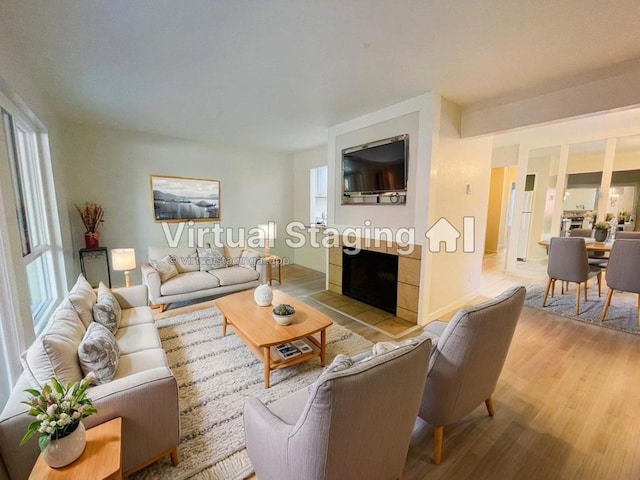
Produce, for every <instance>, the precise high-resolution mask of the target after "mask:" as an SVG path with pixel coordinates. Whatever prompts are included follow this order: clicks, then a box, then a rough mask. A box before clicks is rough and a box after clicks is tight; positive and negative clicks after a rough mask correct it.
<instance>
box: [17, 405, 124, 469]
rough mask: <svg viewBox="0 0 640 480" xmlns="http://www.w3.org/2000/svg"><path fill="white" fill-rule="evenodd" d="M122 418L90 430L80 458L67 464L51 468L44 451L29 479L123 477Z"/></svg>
mask: <svg viewBox="0 0 640 480" xmlns="http://www.w3.org/2000/svg"><path fill="white" fill-rule="evenodd" d="M121 449H122V418H120V417H118V418H114V419H113V420H109V421H108V422H105V423H103V424H101V425H97V426H95V427H93V428H90V429H89V430H87V446H86V447H85V449H84V452H83V453H82V455H80V458H78V459H77V460H76V461H75V462H73V463H72V464H70V465H67V466H66V467H62V468H51V467H50V466H49V465H47V464H46V463H45V462H44V459H43V458H42V454H40V455H39V456H38V460H37V461H36V464H35V465H34V466H33V470H31V475H29V480H40V479H47V480H53V479H55V480H58V479H60V480H75V479H80V478H82V479H87V480H88V479H91V480H121V479H122V451H121Z"/></svg>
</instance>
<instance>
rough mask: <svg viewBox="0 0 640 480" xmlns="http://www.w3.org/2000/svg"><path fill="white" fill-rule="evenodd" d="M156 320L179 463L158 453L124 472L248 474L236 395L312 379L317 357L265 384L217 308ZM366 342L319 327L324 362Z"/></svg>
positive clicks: (274, 394)
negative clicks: (171, 384)
mask: <svg viewBox="0 0 640 480" xmlns="http://www.w3.org/2000/svg"><path fill="white" fill-rule="evenodd" d="M157 326H158V331H159V333H160V338H161V339H162V346H163V347H164V349H165V351H166V352H167V358H168V360H169V366H170V367H171V370H172V371H173V374H174V375H175V377H176V379H177V380H178V388H179V395H180V434H181V439H180V446H179V447H178V450H179V454H180V463H179V464H178V466H177V467H172V466H171V463H170V462H169V461H168V458H165V459H163V460H161V461H159V462H156V463H155V464H153V465H150V466H149V467H147V468H145V469H144V470H141V471H140V472H138V473H136V474H134V475H132V476H131V477H130V478H132V479H135V480H142V479H154V480H155V479H171V480H182V479H187V478H192V479H197V480H204V479H207V480H231V479H243V478H246V477H248V476H249V475H250V474H251V473H253V469H252V467H251V463H250V461H249V457H248V455H247V453H246V450H245V445H244V428H243V424H242V410H243V407H244V400H245V399H246V398H248V397H258V398H260V400H262V401H263V402H264V403H266V404H269V403H271V402H273V401H274V400H277V399H279V398H281V397H283V396H285V395H287V394H289V393H291V392H294V391H296V390H298V389H300V388H302V387H305V386H307V385H309V384H311V383H313V381H314V380H315V379H316V378H317V377H318V376H319V375H320V373H321V372H322V367H320V361H319V359H313V360H309V361H307V362H303V363H301V364H298V365H295V366H292V367H290V368H285V369H282V370H276V371H274V372H272V373H271V388H269V389H268V390H265V388H264V383H263V379H264V376H263V372H264V370H263V366H262V363H261V362H260V361H258V359H256V357H255V356H254V355H253V354H252V353H251V352H250V351H249V349H248V348H247V347H246V346H245V345H244V344H243V343H242V341H241V340H240V339H238V337H237V336H236V335H235V334H234V333H233V330H232V329H229V330H227V335H226V337H223V336H222V316H221V314H220V311H219V310H218V309H217V308H207V309H205V310H200V311H196V312H192V313H188V314H184V315H177V316H174V317H169V318H166V319H162V320H158V321H157ZM371 346H372V344H371V342H369V341H368V340H366V339H364V338H363V337H361V336H359V335H357V334H355V333H353V332H351V331H349V330H347V329H345V328H344V327H341V326H340V325H336V324H333V325H332V326H330V327H329V328H328V329H327V364H329V362H331V361H332V360H333V358H334V357H335V356H336V355H338V354H339V353H344V354H355V353H359V352H363V351H365V350H367V349H370V348H371ZM158 421H162V419H161V418H159V419H158Z"/></svg>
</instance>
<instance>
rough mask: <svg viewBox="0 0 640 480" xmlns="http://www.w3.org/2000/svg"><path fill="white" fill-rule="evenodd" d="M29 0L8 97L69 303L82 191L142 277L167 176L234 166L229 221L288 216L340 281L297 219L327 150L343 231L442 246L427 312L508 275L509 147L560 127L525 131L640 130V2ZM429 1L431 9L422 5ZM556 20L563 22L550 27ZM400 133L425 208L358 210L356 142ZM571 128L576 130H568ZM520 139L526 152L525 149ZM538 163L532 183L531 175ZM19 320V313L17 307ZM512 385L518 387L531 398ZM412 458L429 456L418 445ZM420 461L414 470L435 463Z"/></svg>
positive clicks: (7, 63) (27, 313) (22, 297)
mask: <svg viewBox="0 0 640 480" xmlns="http://www.w3.org/2000/svg"><path fill="white" fill-rule="evenodd" d="M21 3H22V5H18V4H15V5H3V6H2V7H1V9H2V11H3V15H1V16H2V20H0V25H1V26H2V29H1V30H2V31H3V32H4V33H2V41H1V42H0V100H1V101H2V107H3V108H4V109H5V110H7V111H9V112H10V113H12V114H13V112H16V113H17V114H18V115H22V116H24V117H25V120H26V121H28V122H29V123H30V124H31V126H32V127H33V128H34V129H35V130H36V131H37V132H38V133H39V134H40V135H41V138H42V139H43V140H44V142H43V145H44V147H43V148H45V149H48V150H49V151H48V152H43V153H42V158H43V161H44V162H46V161H47V160H49V161H50V164H49V165H48V166H46V167H45V170H46V171H45V172H44V173H45V176H47V180H46V181H47V182H49V183H47V184H46V185H45V198H46V199H47V208H50V209H51V210H50V211H48V212H47V213H46V216H47V217H48V218H49V220H50V221H51V223H52V227H51V232H52V235H51V239H52V247H51V251H52V258H53V259H54V260H53V261H54V263H55V267H56V268H55V272H54V274H53V277H54V278H56V280H55V281H53V282H52V284H54V285H55V286H54V287H53V288H54V291H53V292H51V293H52V296H53V298H55V299H56V301H55V302H54V303H55V305H52V307H53V306H57V305H58V304H59V303H60V300H61V299H62V298H63V297H64V295H65V294H66V293H67V292H68V291H69V289H70V288H71V287H72V286H73V285H74V284H75V282H76V278H77V276H78V274H79V273H80V261H79V257H78V250H79V249H80V248H82V247H84V246H85V245H84V233H85V231H84V227H83V225H82V222H81V221H80V218H79V216H78V214H77V211H76V210H75V205H83V204H84V203H85V202H87V201H95V202H97V203H99V204H100V205H102V206H103V207H104V210H105V216H104V223H103V224H102V225H101V226H100V244H101V245H103V246H107V247H108V248H109V249H114V248H122V247H126V248H134V249H135V252H136V258H137V265H136V268H135V269H133V270H131V283H132V284H134V285H141V284H142V283H143V279H142V270H141V268H140V265H141V264H142V263H143V262H146V260H147V258H146V257H147V248H148V247H149V246H151V245H164V244H166V242H167V240H166V234H165V231H164V230H163V228H162V226H161V224H160V223H157V222H155V221H154V217H153V200H152V199H153V194H152V192H151V189H150V176H151V175H163V176H176V177H189V178H198V179H215V180H218V181H219V182H220V192H221V205H220V208H221V220H220V222H219V224H220V225H221V226H223V227H224V228H225V229H229V230H230V231H233V232H236V231H237V230H238V229H240V228H247V229H248V228H251V227H255V226H258V225H261V224H265V223H267V222H269V221H272V222H275V224H276V225H277V236H276V238H275V239H274V244H273V247H272V249H271V250H272V253H273V254H275V255H277V256H279V257H280V258H282V259H286V262H287V263H289V264H291V265H293V266H296V267H300V268H307V269H310V270H311V271H312V273H310V275H312V276H313V275H315V274H316V273H313V272H319V273H320V274H321V277H322V278H323V279H326V287H327V288H328V287H329V283H331V282H330V279H329V275H330V271H329V270H330V262H329V258H328V256H329V254H328V252H327V251H326V249H315V248H312V247H308V246H305V247H303V248H292V247H290V246H289V245H288V244H287V243H286V242H285V240H286V238H287V237H286V233H285V231H286V225H287V224H289V223H290V222H293V221H300V222H303V223H305V224H307V223H309V222H311V221H312V219H311V218H310V217H311V216H310V213H309V211H310V201H311V200H310V185H309V184H310V182H309V172H310V170H311V169H312V168H314V167H318V166H327V167H328V185H327V186H328V189H327V227H333V228H336V229H337V230H339V231H344V230H345V229H348V228H353V227H358V228H362V227H364V226H365V225H366V223H365V222H367V221H369V222H371V226H372V227H379V228H390V229H391V230H392V231H394V232H396V231H398V230H400V229H402V228H410V229H412V230H413V232H414V237H413V242H415V244H417V245H420V246H421V247H422V250H423V252H424V253H425V254H424V255H423V259H422V260H421V262H422V263H421V264H420V270H419V273H418V275H419V278H420V281H419V282H418V283H419V287H418V288H419V292H418V297H417V300H416V306H415V311H412V313H413V315H414V316H413V320H412V321H413V322H414V323H415V324H417V325H421V326H422V325H425V324H427V323H429V322H430V321H431V320H435V319H438V318H442V317H446V316H448V315H450V314H451V313H452V312H455V311H456V310H457V309H458V308H462V307H463V306H465V305H467V304H469V303H470V302H473V301H474V299H477V297H478V295H479V294H483V293H484V292H486V291H493V289H494V288H495V286H494V285H490V286H489V288H487V285H483V281H484V279H485V277H484V276H483V250H484V249H483V248H482V247H483V244H484V243H483V242H484V238H485V228H486V223H487V205H488V198H489V183H490V177H491V168H492V167H493V166H495V165H496V163H495V161H496V151H497V149H499V148H501V147H505V146H507V147H509V146H513V145H518V144H519V145H522V146H523V148H522V149H521V152H525V151H526V152H528V151H529V150H533V149H535V148H536V147H537V146H543V145H547V144H550V143H551V142H552V140H551V138H553V137H551V136H549V135H548V139H547V140H545V142H543V143H541V144H537V143H535V141H533V140H532V139H531V138H532V137H531V136H529V137H528V136H527V135H528V133H527V132H531V131H532V130H533V128H534V127H536V126H539V125H544V126H549V125H551V126H553V125H556V124H558V123H559V122H561V121H565V120H568V119H576V118H583V117H590V118H591V119H592V120H593V123H594V124H596V125H595V126H594V127H593V128H594V131H593V132H592V133H591V134H590V135H591V137H590V138H593V139H599V138H604V139H606V138H610V137H621V136H624V135H627V136H632V135H637V134H638V133H639V132H640V124H637V123H630V122H629V120H628V118H627V119H626V124H625V125H617V126H616V127H615V128H614V127H611V126H610V124H608V123H607V122H608V121H611V118H610V117H608V116H607V115H605V114H606V113H610V114H611V113H612V112H614V111H616V112H617V111H620V110H629V111H631V109H632V108H635V107H637V105H638V104H640V98H638V92H637V91H636V89H635V88H633V85H635V84H636V82H637V80H638V78H639V77H640V66H639V65H640V63H639V62H638V57H640V52H638V51H637V47H636V45H637V44H638V42H637V41H636V40H637V37H636V35H637V33H636V29H635V27H634V26H633V25H634V22H635V20H637V13H638V12H637V7H636V6H635V5H634V4H632V3H631V2H629V3H628V5H626V6H624V8H620V9H619V10H617V11H616V12H615V13H611V12H606V14H605V13H603V12H602V8H601V7H600V6H599V4H596V3H595V2H594V4H593V5H592V7H593V8H592V10H589V11H588V14H584V15H583V13H582V10H583V9H584V6H582V5H578V4H577V3H576V4H573V5H567V6H564V7H560V6H555V5H548V6H547V7H548V9H551V10H552V11H555V10H554V9H556V8H557V9H558V10H557V14H556V15H550V16H549V15H547V14H546V13H544V11H545V9H543V8H542V7H540V6H538V7H537V8H534V7H532V6H531V5H522V6H521V7H522V11H520V12H516V11H512V9H508V8H499V6H497V5H482V6H480V5H477V6H476V5H474V6H455V7H451V8H452V9H453V10H452V12H454V13H447V11H446V10H445V9H444V7H440V6H433V5H427V4H424V5H419V6H416V5H414V4H413V3H412V2H407V3H406V4H403V5H400V6H399V5H397V4H394V5H391V3H389V4H387V5H378V7H377V8H379V9H380V11H372V9H371V8H368V7H367V6H366V5H355V4H354V5H347V6H343V5H337V4H328V5H323V6H320V5H315V4H309V3H307V4H304V5H299V6H295V7H294V6H291V5H283V4H281V3H280V2H267V3H266V4H261V5H255V4H249V3H244V2H240V3H239V4H237V5H235V6H230V5H226V6H225V5H207V4H206V2H205V3H200V4H198V8H195V11H194V12H191V13H189V12H183V11H181V9H180V8H178V6H176V5H164V7H166V10H165V9H164V8H161V7H160V6H152V5H150V4H145V5H143V6H138V8H136V7H134V6H132V5H126V4H123V3H119V2H116V3H113V4H112V5H110V6H102V7H98V6H96V5H90V4H86V5H81V6H78V5H72V4H70V3H63V4H59V5H50V6H46V7H43V6H42V5H36V4H35V3H31V2H21ZM414 8H415V9H417V10H419V11H420V12H421V13H420V15H416V17H418V18H414V19H411V20H410V18H409V17H412V16H413V13H412V9H414ZM102 9H104V10H102ZM584 10H588V9H584ZM285 11H286V12H285ZM576 11H579V12H581V13H579V14H576ZM491 12H493V13H491ZM198 13H199V15H198ZM456 15H458V17H456ZM603 15H604V16H605V17H606V18H607V20H606V21H602V18H603V17H602V16H603ZM549 17H552V18H549ZM580 17H584V18H580ZM189 25H191V26H190V27H189ZM444 25H447V26H448V27H447V28H445V27H444ZM539 25H547V27H545V32H553V33H548V34H547V33H545V34H544V35H542V33H543V32H542V31H541V30H540V29H539ZM567 25H569V26H570V27H571V28H565V27H566V26H567ZM425 26H428V27H429V28H424V27H425ZM515 26H517V27H518V28H515ZM474 28H475V29H478V31H477V32H476V33H474ZM421 30H422V31H423V33H420V31H421ZM424 30H426V31H427V32H431V33H424ZM446 30H450V31H449V32H447V31H446ZM516 30H517V31H518V32H519V33H516V32H515V31H516ZM611 31H617V32H621V34H620V35H609V33H610V32H611ZM241 32H242V33H241ZM558 32H563V33H558ZM622 33H624V35H623V34H622ZM405 35H406V36H405ZM440 37H442V39H440ZM611 37H615V38H611ZM594 38H597V39H598V41H597V42H594V41H593V39H594ZM297 42H300V43H301V44H300V45H297V46H293V45H291V44H295V43H297ZM590 42H593V43H598V47H599V48H594V45H592V44H591V43H590ZM465 49H468V50H469V52H468V53H464V54H463V53H460V51H461V50H465ZM540 52H543V53H542V54H541V53H540ZM329 58H332V59H335V65H331V67H329V66H328V64H330V63H333V62H329V61H328V59H329ZM505 58H509V62H505V61H504V59H505ZM505 63H509V65H505ZM447 66H448V67H447ZM445 67H446V68H445ZM447 68H448V69H447ZM345 71H349V72H350V75H344V72H345ZM232 73H233V74H232ZM345 77H348V78H345ZM377 77H379V78H377ZM403 77H404V78H403ZM627 113H629V112H627ZM631 116H632V115H631V114H629V118H630V117H631ZM598 122H600V123H601V124H599V125H598ZM632 122H635V120H632ZM620 132H622V133H620ZM399 133H408V134H409V138H410V141H409V149H410V150H409V155H408V158H409V163H408V165H409V169H410V170H409V172H410V175H409V176H408V183H409V185H408V187H407V190H408V192H409V193H410V195H409V197H408V203H407V205H405V206H383V207H381V208H380V207H372V206H359V205H355V206H354V205H342V204H341V203H340V193H341V192H340V190H341V187H342V185H341V182H342V180H341V161H342V158H341V151H342V149H344V148H348V147H353V146H356V145H360V144H364V143H366V142H370V141H375V140H379V139H383V138H387V137H390V136H392V135H396V134H399ZM583 133H584V132H583ZM519 135H520V136H519ZM538 138H539V137H538ZM572 138H574V139H575V138H577V137H570V136H564V137H563V138H562V139H560V135H559V134H558V135H557V137H555V138H553V141H557V144H558V145H559V144H564V143H565V142H566V143H573V140H572ZM585 139H586V137H585ZM581 141H585V140H581ZM2 148H3V149H4V147H2ZM2 155H3V157H0V158H4V153H3V154H2ZM519 155H520V157H518V154H516V156H515V157H514V159H515V164H516V165H517V164H519V163H522V158H523V157H524V156H525V155H526V154H525V153H520V154H519ZM3 162H4V161H3ZM511 164H514V163H513V161H512V163H511ZM2 168H3V170H2V173H3V180H2V183H0V188H1V190H0V191H1V193H2V200H1V201H2V203H1V204H0V207H2V208H1V209H0V212H1V214H0V228H1V229H2V230H3V231H4V232H5V233H4V234H3V235H4V236H3V237H2V243H1V244H2V249H3V257H4V262H5V265H4V266H3V269H2V271H3V272H4V273H5V274H6V275H5V276H0V278H2V280H3V282H5V281H6V285H7V286H6V288H5V286H4V285H5V283H3V288H2V290H3V291H4V293H3V297H2V300H3V303H4V305H5V306H4V307H3V309H2V310H0V318H2V321H3V331H2V333H3V348H2V350H3V355H4V360H5V364H6V365H7V366H8V368H7V371H6V372H3V382H4V383H2V390H3V396H2V402H4V401H6V397H5V391H6V392H8V390H5V388H7V387H9V390H10V389H11V387H12V386H13V381H15V379H16V378H17V375H19V373H20V370H21V366H20V362H19V360H18V358H19V355H20V353H21V352H22V351H23V350H25V349H26V348H27V347H28V346H29V345H30V344H31V342H32V341H33V340H34V338H35V336H36V334H37V333H38V328H41V327H37V326H36V327H34V325H33V322H32V321H31V309H30V304H29V291H30V289H29V285H28V279H27V273H26V270H25V268H23V266H22V265H23V263H24V262H23V258H22V256H23V255H22V252H21V251H20V240H19V238H20V234H19V228H18V226H17V222H16V221H15V217H16V214H15V208H14V206H13V205H14V204H13V199H12V195H13V191H12V187H11V183H10V179H9V176H4V174H5V172H8V170H6V168H7V167H6V165H3V166H2ZM519 175H520V176H521V178H520V177H519V179H518V182H521V183H522V184H524V177H525V176H526V172H520V173H519ZM519 185H520V183H519ZM465 217H473V218H474V219H475V223H474V229H475V231H474V234H473V239H474V241H475V249H474V250H473V251H471V252H469V251H462V249H459V250H458V251H456V252H451V253H446V254H444V253H441V254H438V253H435V252H433V253H432V252H429V253H427V250H428V248H427V247H428V241H427V237H426V234H427V232H428V231H429V229H430V228H431V227H432V226H433V225H435V224H436V222H437V221H438V220H439V219H441V218H445V219H448V220H449V221H450V222H451V224H452V225H453V226H454V227H456V229H458V230H459V231H462V229H463V221H464V220H463V219H464V218H465ZM210 225H211V224H210V223H197V224H196V227H197V226H210ZM169 228H170V229H171V231H172V232H175V231H176V228H177V226H176V224H169ZM514 238H515V237H512V238H511V241H515V240H514ZM413 242H412V243H413ZM460 242H462V239H461V240H460ZM461 245H462V243H460V246H461ZM505 246H506V245H505ZM510 250H511V253H513V252H515V250H516V248H514V246H511V248H510ZM540 251H541V252H542V249H541V250H540ZM508 262H509V264H508V265H507V267H508V268H507V270H509V273H507V274H505V276H509V275H513V273H514V272H516V271H517V269H518V267H521V265H518V263H517V261H516V259H515V257H513V258H511V257H509V259H508ZM288 268H289V267H284V269H283V270H284V277H283V283H284V285H283V287H288V286H289V285H287V282H288V281H289V280H288V278H291V277H287V269H288ZM289 271H290V272H291V271H293V270H289ZM111 273H112V279H113V285H114V286H122V285H124V276H123V274H122V272H121V271H112V272H111ZM502 273H503V269H501V272H500V275H501V276H502ZM313 278H316V277H313ZM509 278H511V279H512V278H513V277H509ZM519 280H520V281H521V283H524V284H525V285H526V286H528V284H527V283H525V282H526V280H522V279H521V278H520V279H519ZM322 282H324V280H323V281H322ZM279 287H280V285H277V286H276V287H275V288H279ZM483 288H484V290H483ZM498 293H499V292H498ZM5 297H6V298H5ZM170 311H171V310H169V312H170ZM9 317H13V318H18V321H17V322H12V323H8V322H6V323H5V321H6V319H7V318H9ZM7 325H12V327H9V328H7ZM16 325H17V327H16ZM527 328H529V326H527ZM528 331H529V330H528ZM530 331H534V330H530ZM7 338H10V339H9V340H7ZM590 338H591V337H590ZM610 342H612V344H613V343H614V340H610ZM620 342H621V343H630V342H632V340H627V341H623V340H620ZM517 345H520V346H521V347H522V344H518V343H517V344H516V346H517ZM528 347H531V345H528ZM545 352H547V353H548V352H549V350H548V347H547V349H545ZM519 353H520V355H521V356H525V354H524V353H523V351H522V350H520V351H519ZM517 358H521V357H517ZM537 358H538V359H540V357H537ZM521 362H523V363H524V360H521ZM522 368H523V369H524V370H527V371H536V366H535V365H531V364H529V365H525V366H523V367H522ZM539 368H543V366H539ZM511 375H512V377H511V378H514V377H515V373H514V372H513V371H512V372H511ZM5 377H6V378H5ZM8 379H11V380H13V381H9V380H8ZM6 395H7V396H8V393H6ZM511 400H512V401H514V402H516V403H517V402H518V400H517V395H514V396H513V397H512V398H511ZM571 400H572V399H571V397H567V398H566V401H567V402H570V401H571ZM579 401H581V402H582V401H586V400H584V399H579ZM459 428H460V429H461V430H462V429H463V427H459ZM505 428H506V427H505ZM454 438H455V439H458V440H456V441H461V440H459V436H458V434H457V435H455V436H454ZM503 440H504V439H503ZM410 458H411V457H410ZM412 461H413V462H414V464H415V463H416V462H417V463H421V462H427V460H426V458H420V456H419V455H416V456H414V457H413V460H412ZM420 468H421V467H420ZM420 468H417V467H416V468H415V470H413V476H411V475H412V474H410V473H409V474H407V475H408V477H409V478H420V477H419V476H418V475H420V473H418V472H422V470H420ZM605 476H606V475H605ZM452 478H466V477H464V476H463V475H461V476H459V477H452Z"/></svg>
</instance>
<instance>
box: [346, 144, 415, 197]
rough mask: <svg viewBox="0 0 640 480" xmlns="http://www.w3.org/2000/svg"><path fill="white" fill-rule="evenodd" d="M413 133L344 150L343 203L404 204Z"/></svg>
mask: <svg viewBox="0 0 640 480" xmlns="http://www.w3.org/2000/svg"><path fill="white" fill-rule="evenodd" d="M408 152H409V135H407V134H404V135H398V136H395V137H391V138H385V139H383V140H378V141H375V142H369V143H365V144H363V145H358V146H357V147H350V148H345V149H344V150H342V203H343V204H380V203H384V204H404V203H406V198H407V167H408Z"/></svg>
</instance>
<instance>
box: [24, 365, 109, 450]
mask: <svg viewBox="0 0 640 480" xmlns="http://www.w3.org/2000/svg"><path fill="white" fill-rule="evenodd" d="M90 375H91V374H89V375H87V376H86V377H85V378H83V379H82V380H81V381H79V382H73V383H69V384H68V385H67V386H66V388H65V387H63V386H62V385H60V382H58V380H56V378H51V383H50V384H49V383H47V384H46V385H45V386H44V387H42V392H39V391H38V390H35V389H32V388H29V389H27V390H25V392H27V393H29V394H31V395H32V397H31V398H29V399H28V400H27V401H24V402H22V403H24V404H26V405H28V406H29V408H30V410H29V412H28V414H29V415H32V416H34V417H36V419H37V420H36V421H35V422H33V423H31V425H29V427H28V428H27V433H25V434H24V437H22V440H21V441H20V445H24V444H25V443H26V442H27V441H28V440H29V439H30V438H31V437H32V436H33V435H35V434H36V433H39V434H40V438H39V439H38V445H39V446H40V450H41V451H43V452H44V450H45V448H47V445H48V444H49V441H50V440H59V439H61V438H64V437H66V436H67V435H69V434H71V433H72V432H73V431H74V430H75V429H76V428H78V425H79V424H80V420H82V419H83V418H85V417H88V416H89V415H93V414H94V413H96V412H97V410H96V408H95V407H94V406H93V403H91V399H90V398H89V397H87V388H88V387H89V385H90V383H91V376H90Z"/></svg>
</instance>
